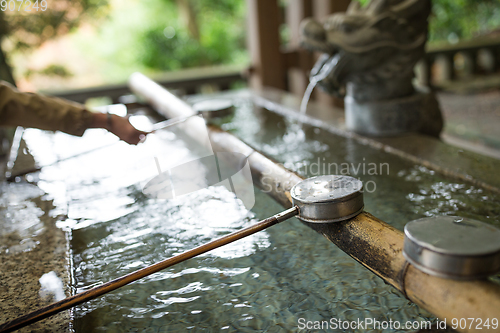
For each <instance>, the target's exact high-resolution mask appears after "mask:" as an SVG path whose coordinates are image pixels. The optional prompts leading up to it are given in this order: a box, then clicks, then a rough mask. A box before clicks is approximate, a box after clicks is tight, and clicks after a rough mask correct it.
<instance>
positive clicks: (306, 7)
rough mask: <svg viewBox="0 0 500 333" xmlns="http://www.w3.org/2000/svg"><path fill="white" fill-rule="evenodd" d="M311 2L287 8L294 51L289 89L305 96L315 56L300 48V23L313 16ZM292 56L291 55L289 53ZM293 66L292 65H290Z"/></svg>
mask: <svg viewBox="0 0 500 333" xmlns="http://www.w3.org/2000/svg"><path fill="white" fill-rule="evenodd" d="M312 12H313V10H312V1H311V0H294V1H290V2H289V4H288V6H287V8H286V23H287V24H288V27H289V30H290V43H289V45H288V49H290V50H294V56H295V57H294V60H295V62H294V63H293V66H288V67H287V69H288V71H287V74H288V87H289V90H290V92H292V93H293V94H296V95H303V94H304V91H305V90H306V87H307V84H308V83H309V72H310V70H311V68H312V66H313V65H314V58H313V54H312V53H311V52H310V51H307V50H304V49H301V48H300V30H299V27H300V23H301V22H302V20H304V19H305V18H306V17H311V16H312ZM289 54H291V53H289ZM290 65H291V64H290Z"/></svg>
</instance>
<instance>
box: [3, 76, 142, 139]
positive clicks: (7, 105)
mask: <svg viewBox="0 0 500 333" xmlns="http://www.w3.org/2000/svg"><path fill="white" fill-rule="evenodd" d="M107 117H108V116H107V115H106V114H101V113H92V112H90V111H88V110H86V109H85V107H84V106H83V105H81V104H78V103H74V102H70V101H67V100H63V99H60V98H55V97H47V96H43V95H38V94H32V93H23V92H20V91H18V90H17V89H16V88H15V87H13V86H12V85H10V84H8V83H6V82H2V81H0V125H1V126H23V127H34V128H39V129H44V130H51V131H62V132H65V133H68V134H71V135H77V136H82V135H83V133H84V132H85V130H86V129H87V128H105V129H107V130H108V131H110V132H111V133H113V134H115V135H116V136H118V137H119V138H120V139H121V140H123V141H125V142H127V143H130V144H137V143H139V142H140V140H141V138H142V136H143V135H144V134H145V133H144V132H141V131H139V130H137V129H136V128H135V127H133V126H132V125H131V124H130V122H129V121H128V119H127V118H123V117H119V116H117V115H112V116H111V119H110V120H111V121H108V119H107Z"/></svg>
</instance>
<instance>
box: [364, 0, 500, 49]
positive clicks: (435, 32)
mask: <svg viewBox="0 0 500 333" xmlns="http://www.w3.org/2000/svg"><path fill="white" fill-rule="evenodd" d="M357 1H359V2H361V3H362V4H363V5H366V4H368V3H369V2H370V0H357ZM499 26H500V0H433V1H432V14H431V18H430V20H429V40H430V41H438V40H448V39H449V40H457V39H469V38H473V37H474V36H476V35H478V34H482V33H485V32H487V31H490V30H493V29H496V28H498V27H499Z"/></svg>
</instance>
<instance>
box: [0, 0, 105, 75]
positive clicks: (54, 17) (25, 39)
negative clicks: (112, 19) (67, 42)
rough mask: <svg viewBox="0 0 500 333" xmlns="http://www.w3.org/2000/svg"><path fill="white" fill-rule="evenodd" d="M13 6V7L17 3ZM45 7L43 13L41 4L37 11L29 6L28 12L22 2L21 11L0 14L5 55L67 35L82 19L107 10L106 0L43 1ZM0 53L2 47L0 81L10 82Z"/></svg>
mask: <svg viewBox="0 0 500 333" xmlns="http://www.w3.org/2000/svg"><path fill="white" fill-rule="evenodd" d="M15 3H16V6H17V4H18V2H17V1H16V2H15ZM32 3H34V1H32ZM45 4H46V5H47V7H46V10H42V7H41V3H38V5H39V6H40V7H39V8H38V10H35V9H34V8H33V7H31V11H25V9H26V7H27V5H28V2H26V1H25V2H23V4H22V7H21V10H13V11H11V10H5V11H3V10H2V11H0V41H3V40H4V39H5V38H8V39H9V45H10V47H9V50H8V51H9V52H12V51H23V50H28V49H31V48H36V47H39V46H40V45H41V44H42V43H44V42H45V41H47V40H49V39H51V38H54V37H57V36H60V35H63V34H65V33H67V32H69V31H70V30H72V29H73V28H75V27H77V26H78V25H79V24H80V23H81V22H82V21H84V20H86V19H89V18H92V19H95V18H97V17H102V16H105V14H106V13H107V8H108V0H58V1H46V2H45ZM16 8H17V7H16ZM2 45H3V44H2ZM4 54H5V52H4V50H3V47H2V48H0V78H1V79H3V80H7V81H9V82H11V83H14V79H13V77H12V71H11V70H10V67H9V66H8V64H7V62H6V60H5V56H4Z"/></svg>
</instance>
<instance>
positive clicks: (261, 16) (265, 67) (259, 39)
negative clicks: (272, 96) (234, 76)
mask: <svg viewBox="0 0 500 333" xmlns="http://www.w3.org/2000/svg"><path fill="white" fill-rule="evenodd" d="M247 6H248V23H249V27H248V43H249V50H250V56H251V61H252V71H251V77H250V85H251V87H252V88H254V89H262V88H263V87H274V88H278V89H282V90H284V89H285V88H286V73H285V66H284V62H283V55H282V54H281V51H280V35H279V28H280V22H281V19H280V17H281V14H280V9H279V6H278V1H277V0H247Z"/></svg>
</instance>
